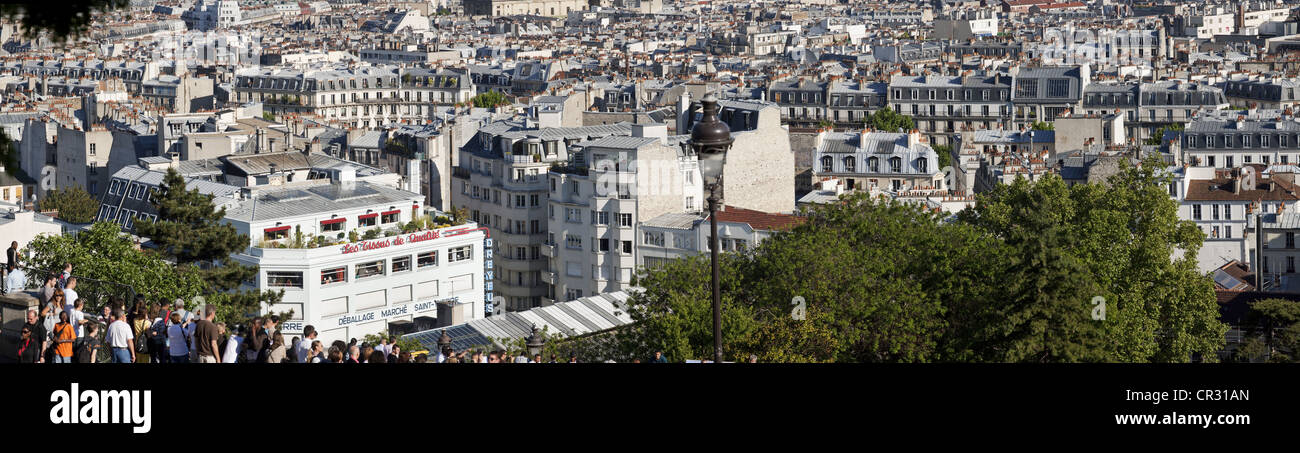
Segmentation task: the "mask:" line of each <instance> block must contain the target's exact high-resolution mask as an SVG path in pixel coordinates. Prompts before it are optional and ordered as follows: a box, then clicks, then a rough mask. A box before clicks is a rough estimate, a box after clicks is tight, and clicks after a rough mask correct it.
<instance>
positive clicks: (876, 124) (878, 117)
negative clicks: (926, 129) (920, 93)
mask: <svg viewBox="0 0 1300 453" xmlns="http://www.w3.org/2000/svg"><path fill="white" fill-rule="evenodd" d="M866 123H867V126H870V127H871V128H872V129H875V130H878V131H886V132H897V131H898V130H899V129H902V130H903V131H904V132H907V131H911V130H912V129H915V128H916V124H915V123H914V122H913V121H912V117H910V116H907V115H902V114H899V113H895V112H894V111H893V110H892V109H890V108H889V107H884V108H881V109H880V110H876V113H872V114H871V116H868V117H867V121H866Z"/></svg>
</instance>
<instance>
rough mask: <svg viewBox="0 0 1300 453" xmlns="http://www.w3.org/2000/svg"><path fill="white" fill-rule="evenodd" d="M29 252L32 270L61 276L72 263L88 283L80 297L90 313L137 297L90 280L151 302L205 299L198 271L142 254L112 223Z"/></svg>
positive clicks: (50, 239) (44, 238)
mask: <svg viewBox="0 0 1300 453" xmlns="http://www.w3.org/2000/svg"><path fill="white" fill-rule="evenodd" d="M25 249H26V250H27V251H28V252H29V253H30V254H31V258H30V259H29V260H28V263H29V265H30V266H31V267H34V268H36V269H49V270H50V271H51V272H58V271H61V270H62V269H63V264H64V263H72V269H73V274H74V275H76V276H79V277H87V278H88V279H83V280H80V281H79V282H78V285H77V291H78V294H79V295H80V296H81V297H83V298H85V299H86V305H87V307H88V309H87V312H88V313H90V312H98V310H99V309H100V307H102V306H103V304H105V303H107V302H108V300H107V298H108V297H120V298H122V299H123V300H126V299H128V298H129V297H131V296H132V295H131V294H130V293H129V292H128V291H126V289H125V288H124V287H120V286H116V285H109V284H101V283H98V282H94V281H92V280H89V279H94V280H104V281H109V282H116V283H120V284H122V285H127V286H129V287H131V288H132V289H134V291H135V293H136V294H143V295H144V296H145V297H146V298H147V299H148V300H149V301H150V302H158V301H168V302H170V301H172V300H175V299H177V298H183V299H186V300H190V299H191V298H192V297H194V296H198V295H201V294H203V292H204V289H205V286H206V285H205V284H204V282H203V276H202V275H200V274H199V272H197V270H196V269H194V268H193V267H174V266H172V265H170V264H168V263H167V262H166V261H164V260H163V259H162V257H160V256H158V255H157V254H156V253H152V252H148V251H141V250H138V249H137V248H136V246H135V243H134V242H133V241H131V240H130V239H127V238H126V237H125V236H122V235H121V232H120V230H119V228H118V226H117V225H116V224H113V223H111V222H99V223H96V224H94V225H92V226H91V227H90V228H89V229H87V230H85V231H81V232H80V233H78V234H77V235H76V236H75V237H74V236H71V235H68V236H64V235H58V236H51V235H41V236H37V237H36V238H35V239H33V240H32V241H31V242H30V243H29V244H28V245H27V247H26V248H25ZM32 277H33V278H34V279H35V278H38V276H32Z"/></svg>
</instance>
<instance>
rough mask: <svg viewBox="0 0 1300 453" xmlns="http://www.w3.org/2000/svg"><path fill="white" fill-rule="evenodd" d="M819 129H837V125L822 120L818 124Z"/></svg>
mask: <svg viewBox="0 0 1300 453" xmlns="http://www.w3.org/2000/svg"><path fill="white" fill-rule="evenodd" d="M817 127H821V128H832V127H835V123H834V122H832V121H831V120H821V121H818V122H817Z"/></svg>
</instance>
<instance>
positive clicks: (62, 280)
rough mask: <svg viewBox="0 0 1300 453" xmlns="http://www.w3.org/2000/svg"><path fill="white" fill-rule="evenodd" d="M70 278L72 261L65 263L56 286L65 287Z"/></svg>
mask: <svg viewBox="0 0 1300 453" xmlns="http://www.w3.org/2000/svg"><path fill="white" fill-rule="evenodd" d="M70 278H72V263H63V272H62V273H60V274H59V277H58V281H57V282H55V287H56V288H58V289H63V287H64V286H66V285H67V283H68V279H70ZM124 322H125V321H124Z"/></svg>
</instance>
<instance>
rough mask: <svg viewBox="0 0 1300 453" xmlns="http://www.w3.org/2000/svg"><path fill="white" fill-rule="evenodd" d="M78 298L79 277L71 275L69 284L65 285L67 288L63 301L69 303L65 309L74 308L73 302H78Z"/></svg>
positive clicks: (64, 291) (64, 290) (64, 289)
mask: <svg viewBox="0 0 1300 453" xmlns="http://www.w3.org/2000/svg"><path fill="white" fill-rule="evenodd" d="M78 298H79V297H78V296H77V277H71V278H69V279H68V283H67V285H65V288H63V303H64V304H66V305H67V306H66V307H64V308H65V309H66V308H72V304H73V303H74V302H76V301H77V299H78Z"/></svg>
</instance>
